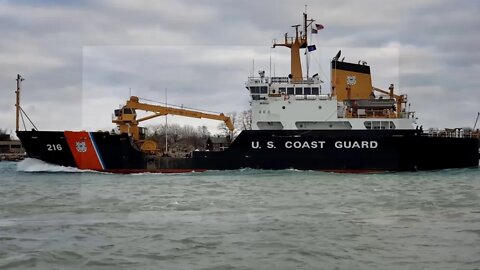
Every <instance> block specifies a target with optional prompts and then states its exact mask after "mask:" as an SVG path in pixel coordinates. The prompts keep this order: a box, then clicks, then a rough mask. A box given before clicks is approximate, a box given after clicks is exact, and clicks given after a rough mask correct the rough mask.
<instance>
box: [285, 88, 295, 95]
mask: <svg viewBox="0 0 480 270" xmlns="http://www.w3.org/2000/svg"><path fill="white" fill-rule="evenodd" d="M293 94H295V92H294V91H293V87H288V88H287V95H293Z"/></svg>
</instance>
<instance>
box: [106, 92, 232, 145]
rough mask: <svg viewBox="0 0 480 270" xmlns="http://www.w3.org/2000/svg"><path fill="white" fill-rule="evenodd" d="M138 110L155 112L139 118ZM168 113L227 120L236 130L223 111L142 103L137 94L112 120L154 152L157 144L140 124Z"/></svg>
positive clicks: (122, 130) (123, 131) (228, 125)
mask: <svg viewBox="0 0 480 270" xmlns="http://www.w3.org/2000/svg"><path fill="white" fill-rule="evenodd" d="M136 110H142V111H147V112H153V113H154V114H152V115H149V116H145V117H142V118H139V119H137V113H136ZM168 114H170V115H180V116H186V117H193V118H206V119H213V120H220V121H223V122H225V125H226V126H227V127H228V129H229V130H230V131H233V130H234V127H233V123H232V120H231V119H230V117H228V116H226V115H224V114H223V113H220V114H213V113H205V112H200V111H194V110H187V109H181V108H175V107H168V106H160V105H152V104H147V103H141V102H139V98H138V97H136V96H131V97H130V99H129V100H127V103H126V104H125V106H123V107H122V108H121V109H118V110H115V118H114V119H113V120H112V122H113V123H115V124H117V126H118V128H119V130H120V132H121V133H127V134H131V135H132V137H133V139H134V140H135V141H136V142H139V143H140V144H141V149H142V150H143V151H145V152H151V153H153V152H155V151H157V144H156V143H155V142H154V141H150V140H144V139H145V138H144V136H143V135H144V131H143V128H141V127H139V126H138V124H139V123H140V122H143V121H145V120H149V119H152V118H155V117H158V116H163V115H168ZM141 135H142V136H141Z"/></svg>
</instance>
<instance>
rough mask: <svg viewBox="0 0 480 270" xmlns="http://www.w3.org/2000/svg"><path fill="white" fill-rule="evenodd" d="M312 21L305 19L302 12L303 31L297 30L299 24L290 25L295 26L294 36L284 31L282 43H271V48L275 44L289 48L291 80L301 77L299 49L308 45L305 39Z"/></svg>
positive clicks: (297, 79) (304, 14)
mask: <svg viewBox="0 0 480 270" xmlns="http://www.w3.org/2000/svg"><path fill="white" fill-rule="evenodd" d="M312 22H313V20H307V13H303V31H300V32H299V30H298V28H299V27H300V26H301V25H300V24H296V25H292V27H293V28H295V37H289V36H288V33H285V41H284V42H283V43H277V42H276V41H275V42H274V43H273V48H275V47H276V46H283V47H287V48H290V74H291V75H292V80H294V81H299V80H302V79H303V74H302V63H301V61H300V49H304V48H306V47H307V45H308V41H307V27H308V26H309V25H310V24H311V23H312Z"/></svg>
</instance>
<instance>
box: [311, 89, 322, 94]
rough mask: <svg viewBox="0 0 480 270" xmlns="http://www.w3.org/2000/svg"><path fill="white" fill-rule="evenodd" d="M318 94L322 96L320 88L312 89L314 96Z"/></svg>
mask: <svg viewBox="0 0 480 270" xmlns="http://www.w3.org/2000/svg"><path fill="white" fill-rule="evenodd" d="M318 94H320V91H319V89H318V87H312V95H318Z"/></svg>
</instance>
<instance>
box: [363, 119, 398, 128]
mask: <svg viewBox="0 0 480 270" xmlns="http://www.w3.org/2000/svg"><path fill="white" fill-rule="evenodd" d="M363 124H364V125H365V128H366V129H395V123H393V122H392V121H365V122H364V123H363Z"/></svg>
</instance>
